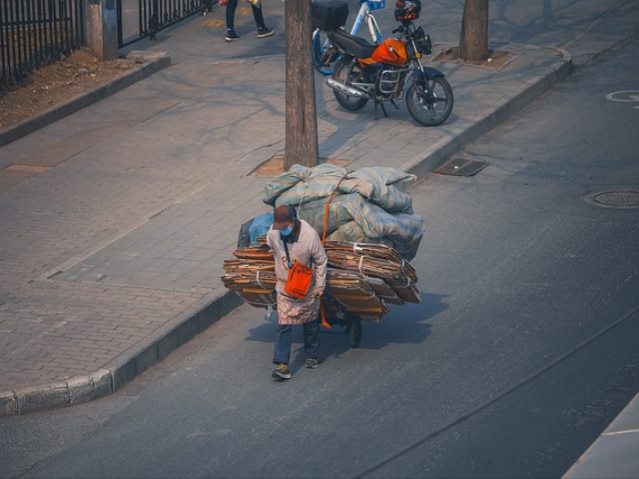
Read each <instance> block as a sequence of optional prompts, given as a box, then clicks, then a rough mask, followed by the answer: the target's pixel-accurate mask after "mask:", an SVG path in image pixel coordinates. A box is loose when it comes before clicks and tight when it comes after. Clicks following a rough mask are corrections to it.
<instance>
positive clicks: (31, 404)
mask: <svg viewBox="0 0 639 479" xmlns="http://www.w3.org/2000/svg"><path fill="white" fill-rule="evenodd" d="M242 304H243V301H242V300H241V299H240V297H239V296H238V295H236V294H235V293H233V292H231V291H227V292H225V293H224V294H222V295H219V293H218V294H214V295H212V297H209V298H205V299H204V300H202V301H201V302H200V303H199V304H197V305H195V306H194V307H192V308H190V309H189V310H187V311H185V312H184V313H182V314H180V315H179V316H176V317H175V318H173V319H172V320H171V321H169V322H168V323H167V324H166V325H164V327H163V328H161V329H159V330H157V331H155V332H154V333H153V334H152V335H150V336H148V337H147V339H146V341H145V342H144V343H140V344H138V345H136V346H135V347H133V348H131V349H129V350H128V351H126V352H124V353H123V354H122V355H121V356H120V357H119V358H116V359H115V360H114V361H112V362H110V363H109V364H107V365H106V366H104V367H103V368H101V369H99V370H97V371H96V372H94V373H93V374H88V375H81V376H74V377H73V378H71V379H69V380H67V381H62V382H57V383H51V384H47V385H41V386H34V387H27V388H22V389H18V390H16V391H2V392H0V417H2V416H13V415H19V414H28V413H32V412H36V411H43V410H46V409H55V408H63V407H69V406H74V405H76V404H81V403H85V402H88V401H93V400H95V399H99V398H101V397H104V396H108V395H109V394H112V393H114V392H115V391H117V390H118V389H120V388H121V387H122V386H124V385H125V384H127V383H128V382H130V381H131V380H133V378H135V377H136V376H138V375H140V374H142V373H143V372H144V371H146V370H147V369H149V368H150V367H151V366H153V365H155V364H157V363H158V362H160V361H161V360H162V359H164V358H165V357H166V356H168V354H169V353H170V352H171V351H173V350H175V349H177V348H178V347H180V346H181V345H183V344H184V343H186V342H188V341H189V340H190V339H192V338H193V337H194V336H195V335H197V334H199V333H201V332H203V331H204V330H205V329H207V328H208V327H209V326H211V325H212V324H213V323H215V322H216V321H217V320H219V319H220V318H221V317H223V316H225V315H227V314H228V313H230V312H231V311H233V310H234V309H236V308H237V307H239V306H241V305H242Z"/></svg>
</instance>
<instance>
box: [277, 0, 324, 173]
mask: <svg viewBox="0 0 639 479" xmlns="http://www.w3.org/2000/svg"><path fill="white" fill-rule="evenodd" d="M284 12H285V16H286V20H285V24H286V140H285V143H286V146H285V151H284V168H285V169H287V170H288V169H289V168H290V167H291V165H293V164H294V163H299V164H302V165H305V166H315V165H317V164H318V156H319V153H318V147H317V116H316V113H315V75H314V73H313V64H312V62H311V0H286V1H285V4H284Z"/></svg>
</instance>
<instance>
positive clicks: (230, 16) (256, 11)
mask: <svg viewBox="0 0 639 479" xmlns="http://www.w3.org/2000/svg"><path fill="white" fill-rule="evenodd" d="M237 1H238V0H229V3H228V4H227V5H226V29H227V30H235V9H236V8H237ZM251 8H252V9H253V18H255V25H257V29H258V30H262V29H263V28H265V27H264V17H263V16H262V7H261V6H260V7H256V6H255V5H253V4H252V3H251Z"/></svg>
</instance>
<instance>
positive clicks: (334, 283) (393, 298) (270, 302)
mask: <svg viewBox="0 0 639 479" xmlns="http://www.w3.org/2000/svg"><path fill="white" fill-rule="evenodd" d="M325 248H326V254H327V255H328V265H329V268H328V272H327V284H326V290H325V296H326V297H325V300H324V302H325V306H326V309H327V311H329V312H331V313H333V314H341V313H350V314H357V315H358V316H360V318H361V319H363V320H367V321H381V319H382V317H383V315H384V314H386V313H388V311H389V309H388V305H387V304H388V303H391V304H404V303H405V302H409V303H419V301H420V299H419V291H418V289H417V286H416V283H417V279H418V278H417V272H416V271H415V269H414V268H413V266H412V265H411V264H410V263H409V262H408V261H405V260H404V259H402V258H401V256H400V255H399V254H398V253H397V251H395V250H394V249H393V248H391V247H389V246H386V245H379V244H371V243H349V242H345V241H327V242H326V245H325ZM233 255H234V256H235V257H236V258H237V259H228V260H225V261H224V275H223V276H222V282H223V283H224V286H226V287H227V288H228V289H230V290H232V291H235V292H236V293H237V294H239V295H240V296H241V297H242V298H243V299H244V300H245V301H246V302H247V303H249V304H251V305H252V306H256V307H263V308H268V307H272V308H275V307H276V293H275V283H276V278H275V272H274V271H275V265H274V262H273V255H272V253H271V251H270V249H268V247H267V246H258V247H249V248H238V249H237V250H235V251H234V252H233Z"/></svg>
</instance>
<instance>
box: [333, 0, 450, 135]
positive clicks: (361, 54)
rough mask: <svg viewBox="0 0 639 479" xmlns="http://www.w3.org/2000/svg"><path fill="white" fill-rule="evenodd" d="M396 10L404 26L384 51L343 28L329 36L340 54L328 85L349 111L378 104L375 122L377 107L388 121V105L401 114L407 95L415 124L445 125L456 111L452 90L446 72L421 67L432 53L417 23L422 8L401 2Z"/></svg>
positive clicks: (383, 46) (415, 3) (407, 0)
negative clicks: (414, 21)
mask: <svg viewBox="0 0 639 479" xmlns="http://www.w3.org/2000/svg"><path fill="white" fill-rule="evenodd" d="M397 7H398V8H397V9H396V10H395V18H396V19H397V20H398V21H399V22H400V25H399V27H398V28H397V29H395V30H393V34H397V35H396V36H395V37H391V38H387V39H385V40H384V41H382V43H381V44H379V45H376V44H373V43H370V42H368V41H367V40H365V39H363V38H361V37H357V36H354V35H351V34H349V33H347V32H346V31H344V30H343V29H342V28H336V29H332V30H330V31H327V32H326V34H327V36H328V38H329V40H330V41H331V44H332V45H333V47H334V48H336V49H337V50H338V51H339V53H340V58H339V59H338V60H337V61H336V62H335V65H334V70H333V75H332V76H331V78H329V79H328V80H327V85H328V86H329V87H330V88H331V89H332V90H333V93H334V95H335V98H336V99H337V101H338V102H339V104H340V105H341V106H342V107H344V108H345V109H346V110H349V111H358V110H360V109H362V108H363V107H364V105H366V104H367V103H368V101H369V100H372V101H374V102H375V119H377V116H378V114H377V112H378V106H380V107H381V109H382V111H383V112H384V115H385V116H388V114H387V112H386V109H385V107H384V103H385V102H390V103H391V104H392V105H393V106H395V108H399V106H398V105H397V102H398V101H402V99H403V98H404V90H406V94H405V101H406V107H407V108H408V112H409V113H410V115H411V116H412V117H413V118H414V119H415V121H417V122H418V123H420V124H421V125H424V126H437V125H441V124H442V123H443V122H445V121H446V119H448V116H449V115H450V113H451V111H452V109H453V89H452V87H451V86H450V84H449V83H448V80H447V79H446V77H445V76H444V74H443V73H442V72H441V71H439V70H437V69H435V68H431V67H425V66H424V65H423V64H422V62H421V58H422V56H423V55H429V54H430V53H431V51H432V40H431V38H430V35H427V34H426V33H425V32H424V29H423V28H422V27H416V26H415V25H414V23H413V20H416V19H417V18H419V11H420V10H421V2H419V1H417V0H413V1H411V0H398V1H397ZM407 85H408V86H407ZM406 86H407V87H406ZM405 87H406V88H405Z"/></svg>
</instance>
